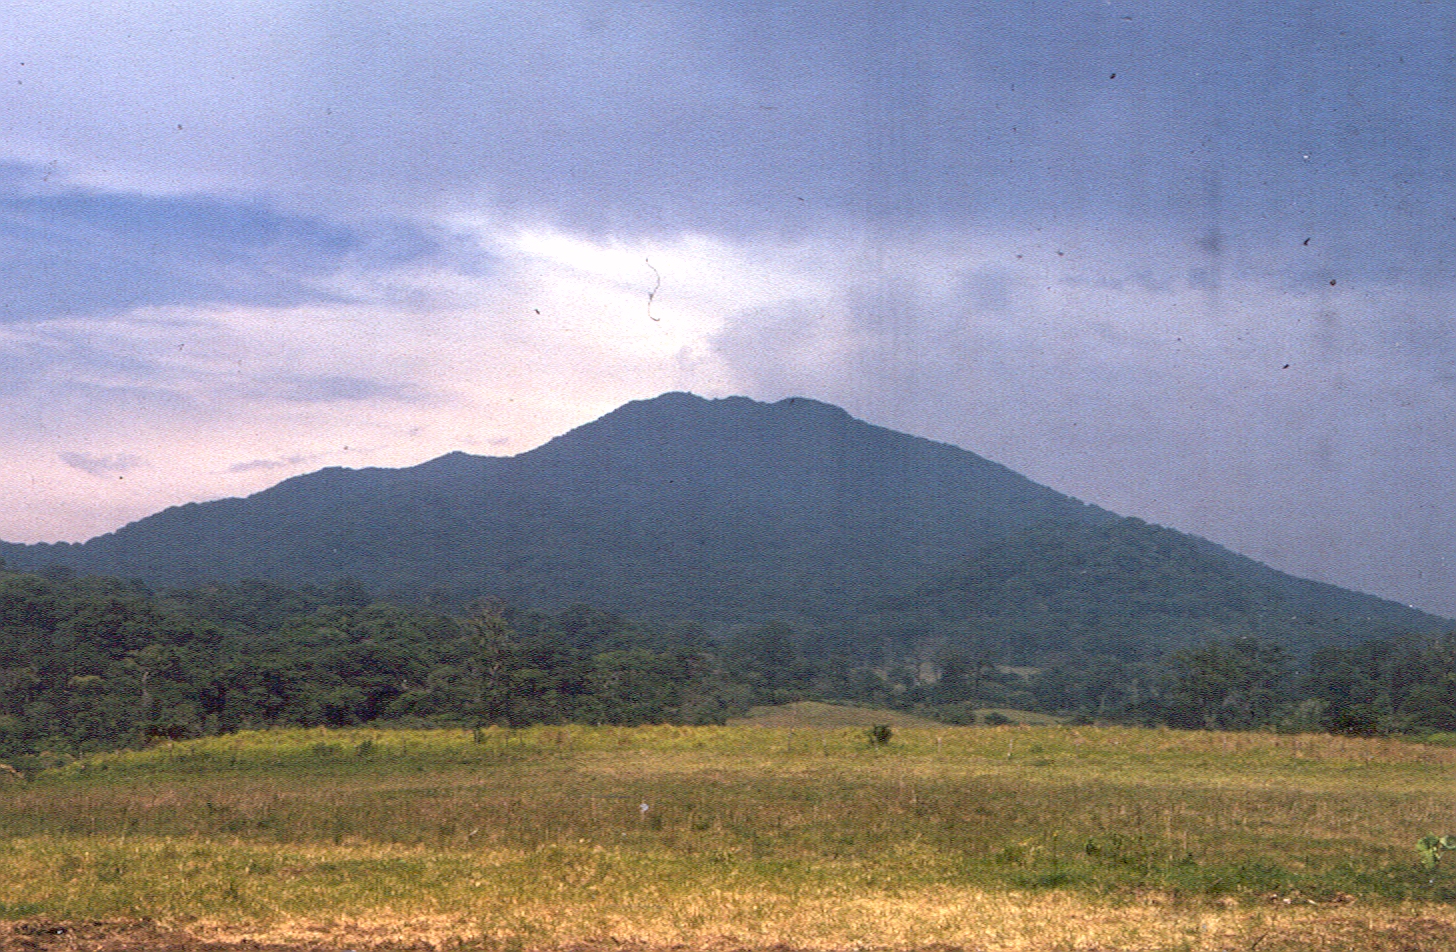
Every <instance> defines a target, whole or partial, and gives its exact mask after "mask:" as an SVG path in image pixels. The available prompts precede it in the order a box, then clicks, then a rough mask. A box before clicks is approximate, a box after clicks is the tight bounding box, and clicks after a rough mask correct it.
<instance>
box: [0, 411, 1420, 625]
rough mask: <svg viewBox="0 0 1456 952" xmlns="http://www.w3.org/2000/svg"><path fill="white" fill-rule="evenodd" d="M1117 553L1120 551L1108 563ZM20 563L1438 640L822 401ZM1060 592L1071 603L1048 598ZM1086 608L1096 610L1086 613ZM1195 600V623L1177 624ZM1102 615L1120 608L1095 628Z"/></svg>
mask: <svg viewBox="0 0 1456 952" xmlns="http://www.w3.org/2000/svg"><path fill="white" fill-rule="evenodd" d="M1059 547H1060V548H1059ZM1099 547H1102V548H1103V549H1107V548H1108V547H1111V549H1119V551H1120V553H1121V554H1120V555H1119V554H1114V555H1112V556H1107V554H1106V553H1105V552H1104V553H1103V556H1106V558H1102V557H1101V556H1097V554H1096V553H1097V551H1098V549H1099ZM1119 547H1120V548H1119ZM1131 551H1137V552H1141V553H1142V554H1141V555H1139V556H1138V557H1137V558H1130V557H1129V556H1128V553H1129V552H1131ZM0 557H3V558H4V559H6V560H7V562H8V563H10V564H11V565H13V566H20V567H28V568H39V567H43V566H46V565H51V564H60V565H67V566H70V567H73V568H74V569H76V570H77V571H80V572H82V573H87V574H101V575H112V576H118V577H121V578H136V579H142V580H144V581H146V582H148V583H149V584H152V585H155V586H184V585H193V584H198V583H202V582H206V581H230V580H240V579H249V578H256V579H265V580H270V581H274V582H281V583H288V584H299V583H316V584H324V583H328V582H331V581H333V580H336V579H338V578H341V577H351V578H354V579H358V580H360V581H362V582H364V583H366V584H369V585H371V586H376V587H378V588H380V589H381V590H383V591H384V592H387V593H390V594H394V595H399V596H404V597H414V598H420V597H426V598H432V599H437V600H443V601H447V602H457V603H458V602H463V601H466V600H468V599H470V598H472V597H478V596H481V595H487V594H490V595H499V596H502V597H504V598H506V599H509V600H513V601H517V602H522V603H526V604H534V605H541V606H545V607H562V606H565V605H568V604H571V603H575V602H582V603H587V604H591V605H595V606H598V607H601V608H604V609H609V610H613V611H618V612H624V613H630V614H637V615H644V616H650V617H657V618H660V619H691V620H695V621H698V622H701V623H704V624H707V625H709V626H711V627H723V626H728V625H732V624H735V623H744V622H759V621H767V620H785V621H788V622H790V623H792V624H798V625H808V626H825V625H831V626H834V625H838V626H846V625H849V626H852V625H853V624H854V623H855V621H856V619H864V618H866V617H875V618H880V619H888V621H887V623H888V624H891V625H892V626H893V625H899V626H900V627H901V628H904V627H906V626H912V627H913V626H914V625H916V624H922V625H923V624H930V625H933V626H935V627H936V628H937V630H945V631H950V630H955V629H958V628H959V629H962V630H963V629H965V628H966V626H967V625H971V624H979V623H982V622H985V621H986V620H987V619H1001V620H1002V621H1003V622H1004V621H1007V620H1008V619H1017V618H1021V619H1026V618H1032V617H1042V618H1043V619H1056V623H1057V624H1062V623H1066V622H1067V619H1074V620H1076V619H1080V620H1079V621H1077V624H1079V625H1081V626H1082V627H1083V628H1086V627H1087V625H1088V624H1089V623H1090V622H1089V619H1093V615H1096V619H1097V624H1096V625H1093V627H1097V626H1099V625H1100V626H1101V629H1106V630H1105V631H1102V630H1101V629H1099V631H1100V633H1099V634H1098V636H1097V637H1098V638H1099V639H1104V640H1105V638H1113V637H1115V636H1116V631H1117V628H1116V624H1117V623H1120V620H1121V619H1124V618H1125V617H1128V612H1127V610H1126V609H1127V607H1128V605H1129V604H1133V603H1134V602H1136V600H1137V598H1138V595H1137V593H1138V592H1139V591H1145V590H1148V589H1149V587H1150V586H1152V587H1153V588H1156V587H1157V585H1159V584H1162V585H1163V586H1164V588H1166V587H1167V586H1166V584H1165V583H1166V579H1167V578H1168V577H1174V576H1176V577H1177V578H1179V579H1181V581H1180V582H1179V583H1178V584H1177V585H1174V586H1173V588H1174V589H1176V591H1173V592H1172V594H1170V595H1168V597H1167V599H1165V601H1164V603H1160V605H1161V608H1160V609H1159V611H1156V612H1152V613H1151V614H1149V613H1148V612H1144V613H1143V615H1142V616H1140V617H1141V618H1142V622H1141V623H1143V624H1145V625H1146V624H1153V625H1154V626H1155V627H1156V625H1157V624H1163V622H1162V621H1149V620H1148V619H1149V618H1153V619H1167V618H1171V617H1176V618H1181V619H1183V620H1182V621H1180V622H1179V625H1181V626H1183V629H1186V628H1188V627H1189V626H1190V625H1191V626H1192V628H1193V629H1196V630H1200V631H1204V632H1205V633H1206V632H1207V631H1212V630H1214V628H1215V627H1216V624H1215V623H1216V622H1218V621H1219V619H1222V622H1223V623H1227V621H1228V619H1229V618H1230V617H1232V616H1231V615H1230V613H1232V614H1233V615H1236V616H1238V617H1240V618H1244V614H1241V613H1248V612H1263V613H1266V614H1268V613H1270V612H1273V613H1274V614H1275V615H1287V616H1289V617H1304V616H1311V615H1318V616H1321V617H1329V618H1339V619H1348V620H1352V621H1351V622H1350V624H1356V625H1357V626H1358V625H1359V624H1365V623H1378V624H1379V625H1383V626H1407V627H1413V628H1422V629H1430V628H1435V627H1438V626H1439V625H1440V624H1441V622H1440V620H1439V619H1433V618H1431V617H1430V616H1426V615H1422V614H1421V613H1419V612H1415V611H1413V610H1411V609H1408V608H1406V607H1404V606H1401V605H1396V604H1394V603H1391V602H1386V601H1382V600H1379V599H1376V598H1373V597H1369V596H1364V595H1360V594H1358V593H1353V592H1347V591H1344V590H1341V589H1337V588H1335V587H1333V586H1326V585H1319V584H1317V583H1313V582H1305V581H1302V580H1298V579H1293V578H1291V577H1289V576H1285V575H1282V574H1280V573H1278V572H1275V571H1274V570H1272V569H1269V568H1267V567H1265V566H1262V565H1259V564H1258V563H1256V562H1253V561H1251V560H1249V559H1245V558H1243V557H1241V556H1237V555H1234V554H1233V553H1230V552H1228V551H1227V550H1224V549H1221V548H1219V547H1218V546H1216V545H1214V544H1213V543H1210V542H1206V541H1204V540H1199V539H1194V538H1193V537H1189V536H1184V535H1181V534H1179V533H1175V532H1172V531H1171V530H1167V529H1161V528H1158V527H1155V526H1147V525H1145V524H1142V523H1139V522H1136V520H1124V519H1121V518H1119V517H1118V516H1116V515H1114V514H1112V513H1109V512H1106V511H1104V510H1101V509H1098V508H1096V507H1094V506H1089V505H1086V504H1084V503H1081V502H1079V501H1077V500H1075V499H1072V498H1070V497H1067V496H1064V495H1061V494H1059V493H1057V492H1054V491H1053V490H1051V489H1048V488H1046V487H1044V486H1040V485H1037V484H1036V483H1033V482H1031V481H1030V480H1028V479H1026V478H1024V477H1022V476H1020V475H1018V474H1016V473H1014V472H1012V471H1011V470H1009V469H1007V468H1006V467H1004V466H1000V465H998V464H996V463H992V462H990V461H988V460H985V459H983V458H981V457H979V456H976V455H975V454H973V453H970V452H967V451H965V450H962V449H958V448H956V447H954V446H949V445H946V444H943V443H936V442H933V441H930V440H925V439H920V438H918V437H914V436H908V435H906V434H903V433H897V432H894V431H891V430H887V429H884V428H881V427H876V426H872V425H870V424H867V423H864V422H862V421H859V420H856V419H854V418H852V417H850V416H849V414H847V413H846V412H845V411H843V410H841V409H839V408H837V407H833V406H829V405H827V404H823V403H819V402H816V401H813V400H807V399H802V398H794V399H788V400H783V401H780V402H778V403H774V404H764V403H759V402H755V401H753V400H749V399H747V398H744V397H730V398H727V399H723V400H706V399H703V398H701V397H697V396H693V395H691V394H686V393H670V394H666V395H664V396H661V397H657V398H655V399H651V400H644V401H637V402H633V403H629V404H627V405H625V406H623V407H621V408H619V409H617V410H615V411H613V412H611V413H609V414H607V415H606V416H604V417H602V418H601V419H598V420H596V421H594V422H592V423H588V424H586V425H585V426H582V427H579V428H577V429H575V430H572V431H571V432H569V433H566V434H565V435H563V436H560V437H557V438H556V439H554V440H551V441H550V442H549V443H546V444H545V445H543V446H541V447H539V448H537V449H534V450H531V451H529V452H526V453H522V454H520V455H518V456H513V457H477V456H470V455H466V454H464V453H451V454H449V455H446V456H442V457H440V458H438V459H435V460H431V461H429V462H426V463H423V464H421V465H418V466H414V467H410V468H407V469H363V470H347V469H341V468H331V469H325V470H322V471H319V472H316V473H312V474H309V475H306V476H300V477H297V478H294V479H290V480H287V481H286V482H283V483H280V484H279V485H277V486H275V487H273V488H271V489H268V490H266V491H264V492H260V493H257V494H256V495H253V496H250V497H248V498H246V499H225V500H219V501H216V502H209V503H201V504H189V505H185V506H180V507H176V508H172V509H167V510H165V511H163V512H160V513H157V514H156V515H153V516H149V517H147V518H145V519H142V520H140V521H138V522H135V523H132V524H130V525H127V526H125V527H123V528H122V529H120V530H118V531H116V532H114V533H111V534H109V535H104V536H100V537H98V538H95V539H92V540H90V541H89V542H86V543H84V544H56V545H33V546H18V545H6V544H0ZM1097 558H1102V562H1103V563H1106V564H1105V565H1103V567H1102V569H1099V570H1098V571H1099V572H1100V573H1101V574H1100V575H1098V576H1097V578H1100V579H1102V582H1101V583H1099V584H1100V588H1099V587H1098V586H1096V585H1094V586H1092V587H1091V588H1087V587H1086V585H1085V584H1083V585H1082V587H1081V588H1077V587H1076V586H1071V587H1069V582H1072V581H1078V580H1081V581H1082V582H1084V583H1085V581H1086V578H1087V576H1086V574H1085V573H1083V574H1080V575H1078V574H1075V573H1077V572H1078V571H1079V570H1080V569H1089V565H1081V566H1080V569H1079V566H1078V560H1079V559H1082V560H1084V561H1085V560H1087V559H1093V560H1094V561H1095V560H1096V559H1097ZM1108 559H1110V560H1111V561H1108ZM1119 559H1120V560H1121V564H1122V568H1121V569H1120V570H1119V569H1118V568H1117V566H1118V564H1119ZM991 564H1003V565H1005V566H1009V567H1010V568H1011V569H1014V570H1015V571H1016V572H1019V573H1020V575H1021V576H1025V575H1026V571H1027V568H1028V567H1034V568H1035V573H1034V574H1035V575H1036V576H1037V578H1033V579H1028V578H1025V577H1022V578H1021V579H1020V581H1015V583H1014V584H1012V583H1013V581H1014V580H1013V579H1012V578H1011V577H1010V576H1006V577H1002V578H1000V579H999V581H998V577H997V576H995V575H994V574H992V575H989V576H988V575H987V574H986V568H985V567H986V566H987V565H991ZM1098 564H1102V563H1098ZM978 567H979V568H978ZM1089 570H1090V569H1089ZM1119 571H1120V572H1121V574H1119ZM1067 572H1072V573H1074V574H1073V575H1071V576H1068V575H1067ZM977 573H979V575H978V574H977ZM1059 573H1060V574H1059ZM1109 573H1110V574H1109ZM1003 574H1004V573H1003ZM1159 578H1162V579H1163V582H1157V579H1159ZM1058 579H1060V581H1058ZM1109 580H1110V581H1109ZM1049 586H1050V589H1055V590H1057V591H1060V592H1062V593H1063V595H1060V596H1053V597H1050V598H1048V596H1047V595H1046V592H1045V591H1043V590H1049V589H1048V587H1049ZM1180 586H1181V587H1180ZM1039 591H1040V592H1041V594H1038V592H1039ZM1072 591H1078V592H1081V593H1082V594H1080V595H1077V596H1076V598H1074V599H1073V601H1075V602H1076V603H1077V604H1076V605H1074V606H1073V605H1070V603H1067V601H1066V599H1067V598H1068V597H1070V596H1067V595H1066V593H1068V592H1072ZM1170 591H1171V590H1170ZM1017 593H1020V594H1017ZM1129 599H1132V602H1130V601H1129ZM1168 599H1171V601H1169V600H1168ZM1089 600H1090V602H1089ZM1175 602H1176V603H1177V604H1179V605H1181V607H1180V608H1179V609H1178V611H1175V612H1170V611H1165V610H1163V609H1168V608H1169V606H1171V605H1173V604H1174V603H1175ZM1088 603H1096V604H1100V605H1102V608H1101V610H1100V611H1098V612H1093V613H1089V610H1088V609H1087V604H1088ZM1240 606H1242V607H1240ZM1106 619H1110V621H1106ZM1188 619H1193V620H1192V621H1189V620H1188ZM977 620H980V621H979V622H978V621H977ZM1048 623H1049V624H1050V623H1051V622H1048ZM1342 624H1345V623H1344V622H1342ZM993 627H994V626H993ZM1346 627H1347V628H1348V624H1347V625H1346ZM1003 628H1004V625H1003ZM1183 629H1180V630H1183ZM1005 630H1007V631H1010V630H1011V629H1005ZM1225 630H1232V629H1228V628H1227V625H1226V624H1225ZM1008 637H1010V635H1008ZM1094 640H1095V639H1094ZM1154 640H1156V638H1155V639H1154ZM1178 640H1182V639H1181V637H1180V639H1178Z"/></svg>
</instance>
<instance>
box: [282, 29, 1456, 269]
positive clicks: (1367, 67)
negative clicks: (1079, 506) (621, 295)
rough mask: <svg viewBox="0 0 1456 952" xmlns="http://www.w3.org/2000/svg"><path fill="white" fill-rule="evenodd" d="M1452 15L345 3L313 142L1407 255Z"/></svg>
mask: <svg viewBox="0 0 1456 952" xmlns="http://www.w3.org/2000/svg"><path fill="white" fill-rule="evenodd" d="M1449 19H1450V18H1449V17H1447V16H1444V15H1443V14H1442V12H1441V11H1440V9H1439V5H1435V6H1433V5H1430V4H1422V3H1418V2H1415V0H1407V2H1396V3H1394V4H1391V5H1387V6H1384V7H1382V9H1381V12H1380V14H1379V16H1378V17H1377V16H1375V15H1373V14H1372V13H1371V11H1370V8H1369V6H1368V4H1363V3H1353V2H1340V3H1333V2H1331V3H1311V4H1304V5H1301V6H1300V7H1299V8H1297V9H1293V10H1291V9H1289V8H1287V7H1284V6H1282V5H1270V4H1264V3H1253V2H1243V3H1240V2H1235V3H1220V4H1209V5H1191V6H1190V5H1187V4H1168V3H1141V2H1140V3H1133V2H1128V0H1119V2H1115V3H1106V2H1084V3H1077V2H1073V3H1067V2H1065V0H1058V2H1055V3H1053V2H1030V0H1026V2H1008V3H998V4H985V5H974V6H972V5H966V4H938V3H916V4H883V3H873V2H838V3H812V4H779V3H767V2H748V3H738V2H735V3H731V4H730V3H704V4H696V5H682V6H675V7H670V8H664V7H662V6H652V7H648V6H643V5H638V4H610V3H608V4H602V3H592V4H571V3H548V4H546V5H545V8H543V9H541V10H537V9H534V8H531V9H527V8H525V7H516V6H513V5H510V4H491V5H481V6H478V7H470V8H465V9H462V8H460V7H458V6H451V7H448V8H446V7H442V6H439V5H432V4H421V5H418V6H417V7H410V8H404V7H400V8H393V9H391V10H390V11H389V13H388V15H384V16H381V15H379V10H378V8H377V7H370V8H367V9H365V8H359V9H356V10H353V11H352V12H350V11H348V10H345V11H342V12H338V13H335V14H332V19H331V20H330V21H329V33H330V35H329V42H328V44H327V49H328V50H329V53H328V54H326V55H327V57H328V67H327V70H326V73H325V75H326V82H325V84H324V86H323V87H322V89H321V90H318V91H316V92H318V93H319V94H320V95H322V94H323V93H324V92H325V91H326V90H328V89H333V90H335V91H336V95H334V97H333V98H332V99H330V102H331V103H332V106H331V107H330V109H329V115H328V117H327V119H325V118H324V117H323V115H322V107H321V108H320V116H319V117H318V118H317V120H316V122H315V124H314V129H313V136H312V138H311V147H312V148H313V149H314V150H315V151H314V152H312V153H311V160H312V161H316V162H318V163H320V166H319V170H318V171H319V174H318V175H316V176H315V179H317V178H319V177H321V176H323V175H327V176H328V177H330V178H331V180H332V181H333V182H334V183H335V185H334V187H336V188H343V189H346V190H347V189H353V188H356V187H363V188H365V189H369V190H372V191H375V192H378V191H381V190H385V189H391V190H398V192H399V194H401V195H413V196H416V197H417V198H418V197H420V196H438V195H439V194H442V193H443V194H455V195H457V196H459V195H464V194H469V195H477V196H478V195H481V194H484V195H487V196H488V197H489V200H490V201H491V202H493V203H495V204H496V205H497V206H499V207H504V208H507V209H512V210H514V212H515V213H517V214H527V215H533V214H534V215H544V216H547V217H550V218H552V219H554V220H557V221H559V222H561V223H563V224H567V225H570V226H575V227H586V228H593V229H600V230H604V231H626V232H631V231H638V232H641V231H647V232H664V231H665V232H676V231H683V230H699V231H710V232H718V233H731V232H734V231H738V230H748V231H754V230H772V231H785V230H788V231H792V230H794V229H796V228H800V227H806V226H808V225H809V224H812V223H816V222H824V221H843V220H850V221H855V220H871V221H875V222H880V223H886V222H892V223H893V222H898V223H902V224H917V223H918V224H926V223H934V224H936V225H945V224H947V223H960V224H966V223H984V222H985V221H987V220H995V221H1010V222H1015V223H1018V224H1035V223H1041V224H1054V223H1066V222H1075V221H1081V220H1084V219H1087V218H1096V219H1104V218H1106V217H1107V216H1116V215H1126V216H1132V217H1135V218H1136V217H1153V218H1157V219H1160V220H1163V219H1170V220H1174V221H1177V222H1186V223H1187V226H1188V229H1189V234H1190V241H1203V242H1205V244H1206V246H1207V247H1208V248H1209V249H1210V251H1211V252H1213V253H1217V252H1218V251H1220V250H1222V251H1223V252H1225V253H1226V252H1227V251H1228V250H1229V249H1231V248H1238V247H1240V246H1243V245H1245V244H1246V243H1247V242H1248V241H1250V240H1251V239H1252V238H1255V237H1262V236H1269V235H1277V236H1281V237H1294V236H1297V238H1296V240H1302V239H1303V238H1304V237H1309V236H1311V235H1318V236H1319V238H1320V240H1321V241H1322V242H1323V247H1324V249H1325V251H1326V252H1327V253H1332V254H1334V253H1338V254H1341V255H1342V256H1346V257H1353V256H1355V255H1356V253H1357V252H1359V251H1361V250H1362V249H1363V250H1368V245H1366V246H1362V244H1361V242H1360V239H1359V237H1358V233H1359V230H1360V229H1362V228H1365V227H1369V226H1378V227H1379V228H1380V230H1382V231H1383V232H1387V233H1390V234H1392V235H1393V236H1395V237H1397V238H1398V239H1399V241H1400V243H1401V244H1402V245H1403V246H1404V248H1403V250H1405V251H1410V250H1417V249H1420V248H1422V247H1425V248H1429V245H1428V243H1426V242H1425V241H1424V240H1423V238H1422V234H1423V231H1424V230H1425V229H1427V228H1428V227H1429V226H1430V225H1432V224H1437V223H1440V224H1442V226H1443V227H1449V224H1450V223H1449V220H1443V219H1442V215H1443V213H1442V212H1440V211H1438V209H1441V208H1449V206H1450V202H1451V199H1452V198H1453V197H1456V196H1453V180H1456V177H1453V175H1452V171H1453V169H1456V160H1453V158H1452V157H1451V155H1450V153H1449V150H1448V149H1447V148H1446V144H1447V143H1449V142H1450V141H1451V140H1452V138H1453V134H1456V98H1453V94H1452V82H1453V81H1452V80H1451V77H1452V76H1453V75H1456V69H1453V68H1452V52H1451V51H1452V49H1453V45H1456V44H1453V42H1452V40H1453V36H1452V31H1451V27H1450V24H1449V22H1447V21H1449ZM335 99H336V100H337V101H334V100H335ZM340 172H345V173H346V174H339V173H340ZM310 187H311V188H315V189H318V190H320V191H327V190H328V189H329V188H330V185H329V184H328V183H326V182H319V181H317V180H315V181H314V182H313V184H311V185H310ZM1210 236H1216V237H1215V238H1214V239H1213V240H1211V241H1210ZM1220 246H1221V247H1220Z"/></svg>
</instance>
